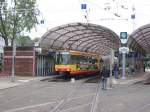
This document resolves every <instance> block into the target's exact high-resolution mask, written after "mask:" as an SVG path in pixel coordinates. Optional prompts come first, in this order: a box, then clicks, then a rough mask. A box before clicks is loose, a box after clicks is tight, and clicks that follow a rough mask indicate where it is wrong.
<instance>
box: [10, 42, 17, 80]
mask: <svg viewBox="0 0 150 112" xmlns="http://www.w3.org/2000/svg"><path fill="white" fill-rule="evenodd" d="M15 64H16V41H15V39H14V40H13V53H12V74H11V81H12V82H14V81H15Z"/></svg>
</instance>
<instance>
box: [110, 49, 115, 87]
mask: <svg viewBox="0 0 150 112" xmlns="http://www.w3.org/2000/svg"><path fill="white" fill-rule="evenodd" d="M113 65H114V50H113V49H111V51H110V83H109V86H110V88H112V72H113Z"/></svg>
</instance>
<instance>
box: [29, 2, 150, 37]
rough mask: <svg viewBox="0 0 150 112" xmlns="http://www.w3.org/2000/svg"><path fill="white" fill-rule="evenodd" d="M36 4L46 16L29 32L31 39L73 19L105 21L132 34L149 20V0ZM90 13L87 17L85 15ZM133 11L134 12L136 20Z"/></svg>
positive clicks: (94, 21)
mask: <svg viewBox="0 0 150 112" xmlns="http://www.w3.org/2000/svg"><path fill="white" fill-rule="evenodd" d="M81 4H87V10H82V9H81ZM37 6H38V9H39V10H40V16H39V18H38V19H39V21H40V20H44V24H39V25H37V26H36V28H33V30H32V31H31V32H30V33H29V34H28V35H29V36H31V38H32V39H34V38H36V37H41V36H42V35H43V34H44V33H46V32H47V31H48V30H50V29H51V28H54V27H56V26H60V25H63V24H68V23H73V22H83V23H86V22H89V23H93V24H98V25H102V26H105V27H107V28H109V29H111V30H113V31H114V32H115V33H117V34H118V35H119V34H120V32H128V34H130V33H131V32H132V31H134V30H135V29H137V28H139V27H140V26H142V25H145V24H148V23H150V13H149V11H150V1H149V0H37ZM87 14H88V16H87V18H88V20H87V19H85V15H87ZM115 14H117V15H119V16H120V17H118V16H115ZM132 14H135V19H134V20H133V19H131V15H132Z"/></svg>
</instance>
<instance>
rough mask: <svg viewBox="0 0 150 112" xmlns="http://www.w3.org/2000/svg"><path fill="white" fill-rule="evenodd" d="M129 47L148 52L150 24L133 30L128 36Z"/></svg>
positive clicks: (149, 51) (149, 47) (149, 46)
mask: <svg viewBox="0 0 150 112" xmlns="http://www.w3.org/2000/svg"><path fill="white" fill-rule="evenodd" d="M127 44H128V46H129V48H131V49H132V50H134V51H139V52H141V53H144V54H145V53H150V24H147V25H144V26H142V27H140V28H138V29H137V30H135V31H134V32H133V33H132V34H131V35H130V36H129V38H128V42H127Z"/></svg>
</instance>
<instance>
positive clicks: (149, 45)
mask: <svg viewBox="0 0 150 112" xmlns="http://www.w3.org/2000/svg"><path fill="white" fill-rule="evenodd" d="M139 31H140V32H141V35H143V37H144V41H145V43H146V44H147V46H148V47H149V48H150V44H148V42H147V40H146V39H145V38H146V37H145V36H144V34H143V32H142V30H141V29H140V28H139Z"/></svg>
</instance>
